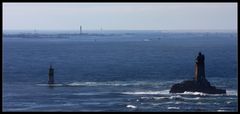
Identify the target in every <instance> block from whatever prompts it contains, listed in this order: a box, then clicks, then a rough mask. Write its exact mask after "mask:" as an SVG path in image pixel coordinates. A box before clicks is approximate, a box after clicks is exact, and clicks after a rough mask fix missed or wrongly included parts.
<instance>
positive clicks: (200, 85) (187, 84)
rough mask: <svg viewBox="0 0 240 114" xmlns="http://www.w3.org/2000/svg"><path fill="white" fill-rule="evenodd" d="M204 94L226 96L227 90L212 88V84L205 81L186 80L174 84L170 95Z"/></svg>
mask: <svg viewBox="0 0 240 114" xmlns="http://www.w3.org/2000/svg"><path fill="white" fill-rule="evenodd" d="M185 91H186V92H202V93H208V94H226V90H222V89H217V88H216V87H214V86H211V85H210V83H209V82H208V81H207V80H206V79H204V80H202V81H196V80H186V81H183V82H181V83H178V84H174V85H173V86H172V87H171V89H170V93H184V92H185Z"/></svg>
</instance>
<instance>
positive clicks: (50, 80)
mask: <svg viewBox="0 0 240 114" xmlns="http://www.w3.org/2000/svg"><path fill="white" fill-rule="evenodd" d="M48 84H54V69H53V68H52V65H50V68H49V72H48Z"/></svg>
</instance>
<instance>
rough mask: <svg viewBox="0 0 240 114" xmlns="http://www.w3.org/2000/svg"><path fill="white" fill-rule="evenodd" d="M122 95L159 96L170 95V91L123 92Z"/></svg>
mask: <svg viewBox="0 0 240 114" xmlns="http://www.w3.org/2000/svg"><path fill="white" fill-rule="evenodd" d="M122 94H130V95H158V94H161V95H163V94H165V95H166V94H169V90H163V91H138V92H122Z"/></svg>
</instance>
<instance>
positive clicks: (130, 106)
mask: <svg viewBox="0 0 240 114" xmlns="http://www.w3.org/2000/svg"><path fill="white" fill-rule="evenodd" d="M126 107H127V108H137V106H134V105H127V106H126Z"/></svg>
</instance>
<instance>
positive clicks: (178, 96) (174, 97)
mask: <svg viewBox="0 0 240 114" xmlns="http://www.w3.org/2000/svg"><path fill="white" fill-rule="evenodd" d="M176 98H182V96H180V95H176V96H170V97H169V99H176Z"/></svg>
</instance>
